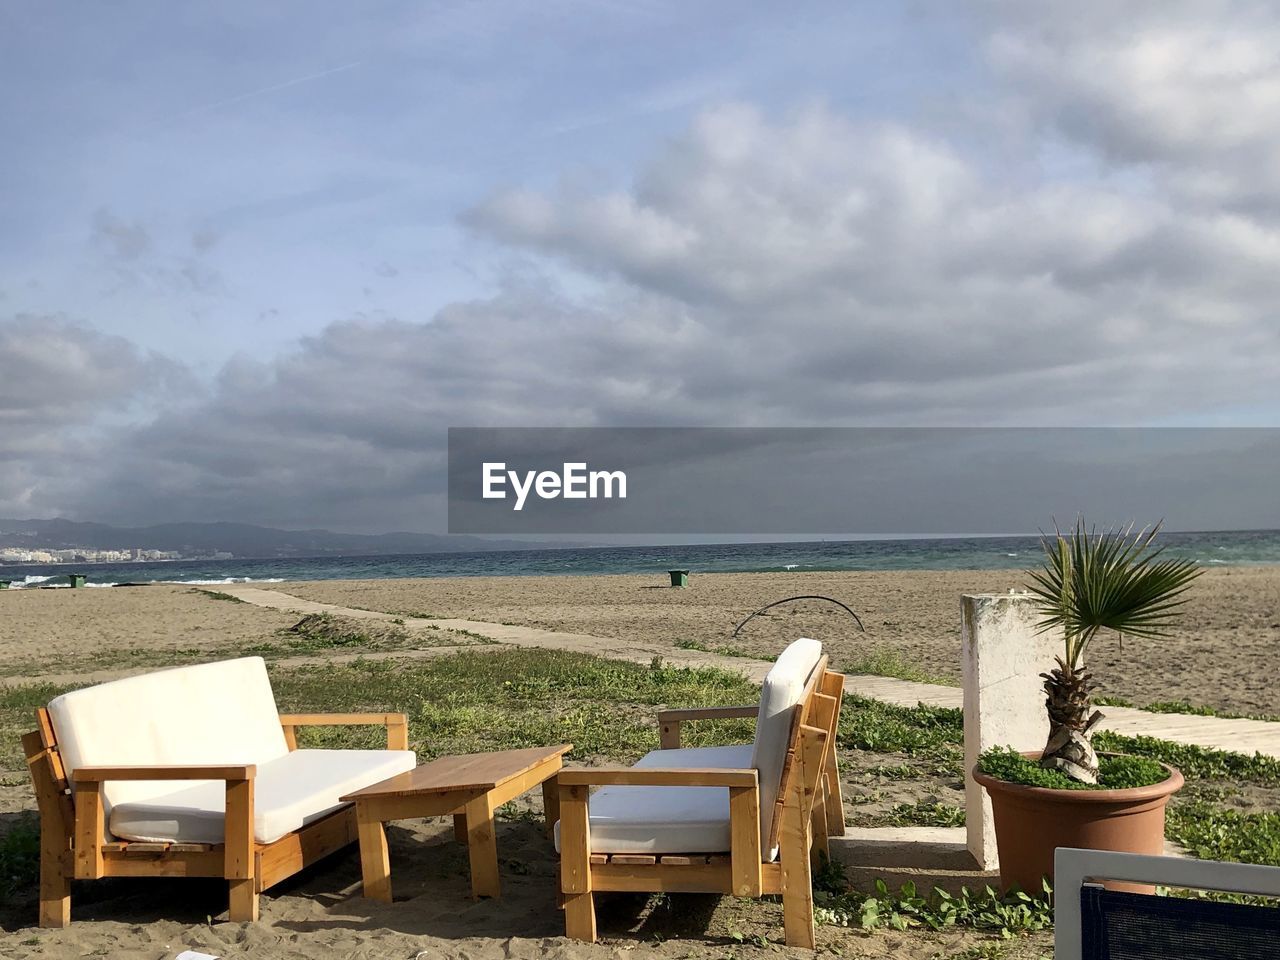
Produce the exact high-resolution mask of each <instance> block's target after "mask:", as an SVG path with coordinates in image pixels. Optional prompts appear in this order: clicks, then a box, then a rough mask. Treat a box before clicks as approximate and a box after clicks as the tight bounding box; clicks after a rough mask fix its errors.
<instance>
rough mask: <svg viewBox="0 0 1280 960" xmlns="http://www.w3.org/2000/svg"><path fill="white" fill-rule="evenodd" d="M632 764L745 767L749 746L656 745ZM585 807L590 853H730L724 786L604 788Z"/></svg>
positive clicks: (648, 765) (556, 836)
mask: <svg viewBox="0 0 1280 960" xmlns="http://www.w3.org/2000/svg"><path fill="white" fill-rule="evenodd" d="M635 766H636V767H639V768H644V767H651V768H652V767H657V768H680V769H696V768H712V769H719V770H745V769H748V768H749V767H750V766H751V745H750V744H744V745H742V746H732V747H696V748H690V749H682V750H654V751H653V752H651V753H648V754H646V755H645V756H644V757H642V758H641V759H640V760H639V761H638V762H637V763H636V764H635ZM589 810H590V821H589V823H590V831H591V852H592V853H644V854H660V853H728V852H729V788H728V787H633V786H612V787H602V788H601V789H600V790H597V791H596V792H595V793H593V794H592V795H591V799H590V801H589ZM555 840H556V849H557V850H559V849H560V824H558V823H557V824H556V827H555Z"/></svg>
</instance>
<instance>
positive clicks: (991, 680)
mask: <svg viewBox="0 0 1280 960" xmlns="http://www.w3.org/2000/svg"><path fill="white" fill-rule="evenodd" d="M960 612H961V630H960V640H961V649H962V651H963V653H962V656H963V658H964V663H963V675H964V765H965V776H964V798H965V824H966V831H967V834H968V843H969V853H971V854H972V855H973V858H974V859H975V860H976V861H977V862H978V865H979V866H980V867H981V868H982V869H983V870H995V869H996V868H997V867H998V866H999V865H1000V864H999V859H998V857H997V855H996V833H995V823H994V821H993V820H992V819H991V801H990V799H989V798H988V797H987V793H986V791H985V790H983V789H982V787H981V786H979V785H978V783H977V782H976V781H975V780H974V779H973V775H972V773H971V771H972V770H973V765H974V764H975V763H977V762H978V755H979V754H981V753H982V752H983V751H984V750H987V749H988V748H990V747H1003V746H1010V747H1013V748H1014V749H1016V750H1039V749H1041V748H1042V747H1044V743H1045V740H1046V739H1048V737H1049V718H1048V716H1046V714H1045V709H1044V689H1043V683H1044V681H1043V680H1041V679H1040V674H1041V673H1045V672H1047V671H1049V670H1051V669H1052V668H1053V665H1054V660H1053V658H1054V657H1055V656H1060V655H1061V652H1062V632H1061V631H1060V630H1055V631H1050V632H1047V633H1036V629H1035V625H1036V622H1037V621H1038V620H1039V619H1040V618H1039V616H1038V615H1037V614H1036V612H1035V603H1034V598H1032V597H1031V596H1030V595H1028V594H1025V593H1019V594H990V595H982V596H975V597H969V596H966V597H962V598H961V601H960Z"/></svg>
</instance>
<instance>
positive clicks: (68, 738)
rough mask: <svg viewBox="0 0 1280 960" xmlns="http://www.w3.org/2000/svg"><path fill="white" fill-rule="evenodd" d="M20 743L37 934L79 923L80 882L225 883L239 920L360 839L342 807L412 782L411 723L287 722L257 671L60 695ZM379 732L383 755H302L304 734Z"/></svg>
mask: <svg viewBox="0 0 1280 960" xmlns="http://www.w3.org/2000/svg"><path fill="white" fill-rule="evenodd" d="M36 720H37V729H36V730H35V731H33V732H31V733H29V734H27V735H26V736H24V737H23V739H22V743H23V747H24V749H25V751H26V755H27V764H28V766H29V768H30V771H31V779H32V782H33V783H34V785H35V792H36V800H37V804H38V806H39V810H40V926H42V927H61V926H65V925H66V924H67V923H69V922H70V920H71V883H70V881H71V880H72V879H77V880H95V879H98V878H101V877H223V878H225V879H226V880H227V881H228V884H229V889H230V910H229V915H230V918H231V919H232V920H236V921H243V920H255V919H257V916H258V894H259V893H260V892H261V891H263V890H265V889H267V888H268V887H270V886H272V885H273V884H276V883H278V882H279V881H281V880H283V879H285V878H286V877H289V876H291V875H293V874H295V873H297V872H298V871H299V870H301V869H302V868H303V867H305V866H307V865H309V864H311V863H314V862H315V861H317V860H319V859H320V858H321V857H324V856H327V855H328V854H330V853H333V852H334V851H336V850H338V849H340V848H342V847H344V846H346V845H347V844H349V843H352V842H354V841H355V839H356V820H355V811H354V808H353V807H352V806H351V805H350V804H343V803H341V802H339V800H338V798H339V797H341V796H343V795H344V794H347V793H351V792H353V791H355V790H358V789H360V788H362V787H366V786H369V785H371V784H373V783H376V782H378V781H381V780H384V779H386V778H388V777H391V776H394V775H395V774H398V773H403V772H404V771H406V770H411V769H413V767H414V765H415V763H416V760H415V757H414V754H413V752H412V751H410V750H409V749H408V725H407V722H406V719H405V717H404V715H403V714H395V713H378V714H328V715H325V714H319V715H311V714H302V715H299V714H280V713H279V712H278V711H277V709H276V704H275V698H274V696H273V694H272V692H271V684H270V682H269V680H268V678H267V670H266V664H265V663H264V662H263V660H262V658H261V657H247V658H243V659H237V660H227V661H222V662H219V663H209V664H200V665H197V666H190V667H177V668H174V669H170V670H162V671H158V672H155V673H150V674H144V675H142V676H137V677H129V678H127V679H124V680H116V681H113V682H111V683H105V684H101V685H98V686H95V687H87V688H85V689H82V690H75V691H72V692H70V693H67V694H64V695H63V696H60V697H58V698H56V699H55V700H53V701H52V702H51V703H50V704H49V706H48V707H47V708H43V709H40V710H37V711H36ZM319 724H377V725H380V726H385V727H386V729H387V749H386V750H298V749H297V743H296V740H295V730H296V728H297V727H300V726H308V725H319Z"/></svg>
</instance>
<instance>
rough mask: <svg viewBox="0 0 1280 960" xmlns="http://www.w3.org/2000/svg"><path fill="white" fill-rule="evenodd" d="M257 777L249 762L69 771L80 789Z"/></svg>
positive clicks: (82, 768)
mask: <svg viewBox="0 0 1280 960" xmlns="http://www.w3.org/2000/svg"><path fill="white" fill-rule="evenodd" d="M257 774H258V768H257V766H256V765H255V764H252V763H242V764H225V763H206V764H187V765H182V766H166V765H163V764H157V765H156V766H146V767H143V766H134V767H79V768H77V769H75V770H73V771H71V780H72V782H74V783H75V784H76V785H77V786H79V785H80V784H82V783H83V784H90V783H103V782H104V781H107V780H252V779H253V778H254V777H255V776H257Z"/></svg>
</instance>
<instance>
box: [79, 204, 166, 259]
mask: <svg viewBox="0 0 1280 960" xmlns="http://www.w3.org/2000/svg"><path fill="white" fill-rule="evenodd" d="M89 236H90V239H91V241H92V242H93V244H94V246H96V247H98V248H99V249H101V250H102V251H103V252H104V253H106V255H107V256H109V257H111V258H113V259H117V260H122V261H125V262H130V263H131V262H134V261H136V260H138V259H139V258H140V257H141V256H142V255H143V254H144V253H146V252H147V251H148V250H150V249H151V235H150V233H148V231H147V228H146V227H144V226H143V225H142V224H141V223H140V222H137V221H133V222H130V221H128V220H125V219H123V218H122V217H119V216H116V214H114V213H112V212H111V211H110V210H107V209H105V208H104V209H99V210H98V211H97V212H95V213H94V215H93V220H92V222H91V223H90V225H89Z"/></svg>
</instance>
